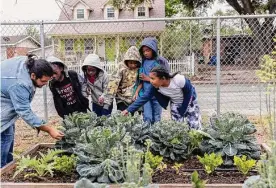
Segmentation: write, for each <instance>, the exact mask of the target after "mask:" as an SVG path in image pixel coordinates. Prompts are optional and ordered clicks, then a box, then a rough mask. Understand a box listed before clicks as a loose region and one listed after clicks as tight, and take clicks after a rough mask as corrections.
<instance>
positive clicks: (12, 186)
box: [1, 143, 270, 188]
mask: <svg viewBox="0 0 276 188" xmlns="http://www.w3.org/2000/svg"><path fill="white" fill-rule="evenodd" d="M261 146H262V148H263V150H264V151H265V152H268V153H269V152H270V148H269V147H268V146H267V145H266V144H262V145H261ZM53 147H54V144H49V143H42V144H37V145H35V146H33V147H32V148H30V149H29V150H27V151H26V152H24V153H23V154H22V155H24V156H26V155H28V154H29V155H35V154H36V153H37V151H42V152H43V148H53ZM15 167H16V161H12V162H11V163H9V164H7V165H6V166H5V167H3V168H2V169H1V187H2V188H38V187H39V188H73V187H74V182H76V181H77V179H78V175H77V173H76V172H75V173H74V174H73V175H72V176H70V177H62V178H60V177H61V175H58V177H54V178H51V177H50V178H48V177H46V178H44V179H45V180H46V179H47V181H48V182H46V183H41V182H43V180H42V179H39V178H38V179H37V180H36V181H35V182H36V183H35V182H33V181H32V180H33V179H29V180H28V179H27V180H23V177H21V179H20V177H19V178H17V179H16V180H13V179H12V176H13V173H14V171H15ZM191 168H194V169H191ZM194 170H197V171H198V173H199V175H200V177H203V178H202V179H205V180H209V181H208V182H209V183H210V182H211V184H206V188H224V187H225V188H228V187H229V188H241V187H242V183H243V181H244V180H245V179H246V177H243V176H242V174H240V173H239V172H238V171H237V170H236V169H230V170H229V169H218V170H217V171H216V173H215V175H210V176H208V175H206V174H205V172H204V170H203V169H202V166H200V164H199V163H198V162H196V160H195V159H193V158H192V159H189V160H187V161H186V162H184V165H183V168H180V170H179V173H178V174H176V172H175V171H174V170H173V169H172V168H171V165H170V164H168V168H167V169H165V170H164V171H163V172H160V171H159V172H156V173H155V174H154V175H153V183H155V184H157V183H158V185H159V187H160V188H174V187H192V185H191V184H183V182H186V181H187V182H190V174H191V173H192V172H193V171H194ZM256 173H257V172H256V171H251V172H250V173H249V174H248V176H250V175H256ZM231 178H232V180H231ZM222 179H228V181H229V183H228V184H226V183H219V182H220V181H221V180H222ZM56 180H57V181H56ZM235 180H236V181H239V182H237V184H235V182H233V181H235ZM52 182H59V183H52ZM64 182H66V183H64ZM208 182H207V183H208ZM216 182H217V183H216ZM110 187H111V188H116V187H120V186H119V185H111V186H110Z"/></svg>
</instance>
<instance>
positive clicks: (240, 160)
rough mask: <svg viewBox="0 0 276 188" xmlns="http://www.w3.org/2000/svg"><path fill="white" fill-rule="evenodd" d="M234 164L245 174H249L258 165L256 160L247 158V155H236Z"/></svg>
mask: <svg viewBox="0 0 276 188" xmlns="http://www.w3.org/2000/svg"><path fill="white" fill-rule="evenodd" d="M234 165H235V166H237V168H238V170H239V171H240V172H241V173H243V175H246V174H248V172H249V170H250V169H251V168H253V167H254V166H255V165H256V160H254V159H249V160H246V156H245V155H243V156H242V157H238V156H234Z"/></svg>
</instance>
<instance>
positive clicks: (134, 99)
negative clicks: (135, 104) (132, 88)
mask: <svg viewBox="0 0 276 188" xmlns="http://www.w3.org/2000/svg"><path fill="white" fill-rule="evenodd" d="M138 95H139V94H138V93H135V94H134V96H133V97H132V100H133V101H136V99H137V98H138Z"/></svg>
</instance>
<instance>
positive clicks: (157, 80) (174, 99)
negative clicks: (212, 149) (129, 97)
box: [122, 66, 201, 129]
mask: <svg viewBox="0 0 276 188" xmlns="http://www.w3.org/2000/svg"><path fill="white" fill-rule="evenodd" d="M149 77H150V83H151V86H150V87H149V89H148V90H146V91H145V93H144V95H143V96H141V97H139V98H138V99H137V100H136V101H135V102H133V103H132V104H131V105H130V106H129V107H128V108H127V109H126V110H125V111H123V112H122V113H123V114H124V115H127V114H128V113H134V112H135V111H137V110H138V109H139V108H140V107H141V106H142V105H144V104H145V103H147V102H148V101H149V100H151V99H152V97H153V96H155V97H156V100H157V101H158V103H159V104H160V105H161V106H162V107H163V108H165V109H166V108H167V106H168V104H169V103H170V109H171V118H172V120H175V121H179V122H183V121H184V119H186V121H187V123H188V125H189V127H190V128H193V129H201V114H200V110H199V105H198V103H197V95H196V91H195V88H194V87H193V86H192V84H191V82H190V80H189V79H187V78H185V77H184V76H183V75H180V74H178V73H174V74H173V75H170V73H169V71H168V70H167V69H166V68H164V66H157V67H154V68H153V69H152V70H151V71H150V74H149Z"/></svg>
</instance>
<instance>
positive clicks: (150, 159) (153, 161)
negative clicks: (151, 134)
mask: <svg viewBox="0 0 276 188" xmlns="http://www.w3.org/2000/svg"><path fill="white" fill-rule="evenodd" d="M151 145H152V142H151V140H150V139H147V140H146V146H147V151H146V153H145V163H148V164H149V165H150V167H151V168H152V169H156V168H157V167H158V166H159V165H160V164H161V162H162V160H163V157H161V156H159V155H156V156H154V155H153V154H152V153H151V152H150V146H151Z"/></svg>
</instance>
